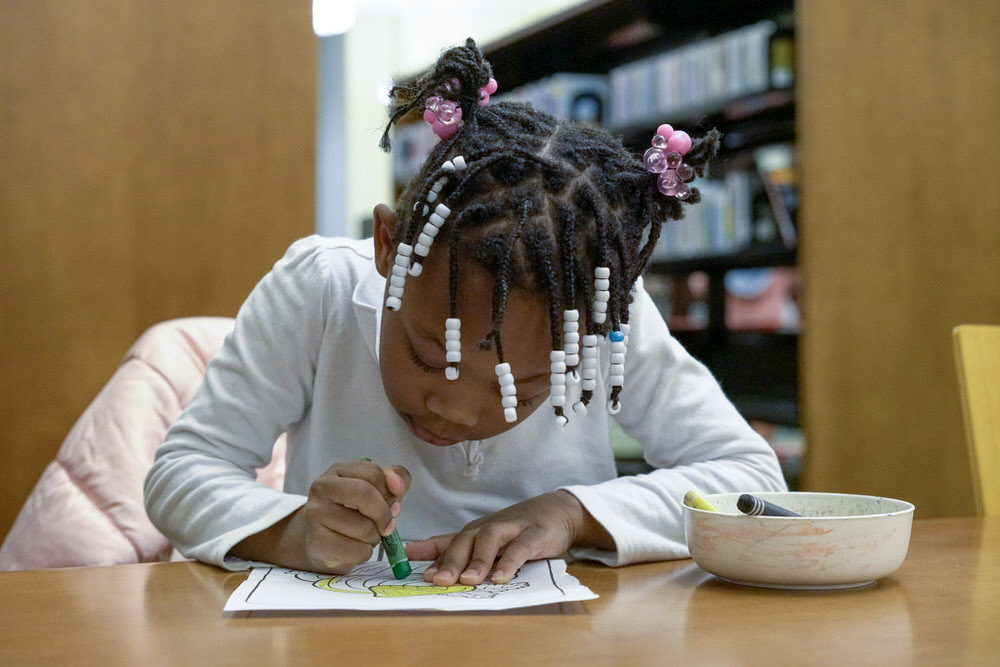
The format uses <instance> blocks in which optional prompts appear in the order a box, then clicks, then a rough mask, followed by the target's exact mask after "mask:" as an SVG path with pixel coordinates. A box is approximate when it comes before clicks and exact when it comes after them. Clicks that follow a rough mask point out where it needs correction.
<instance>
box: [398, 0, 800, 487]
mask: <svg viewBox="0 0 1000 667" xmlns="http://www.w3.org/2000/svg"><path fill="white" fill-rule="evenodd" d="M793 10H794V4H793V2H792V0H744V1H742V2H739V3H731V2H723V1H722V0H712V1H709V0H673V1H672V2H669V3H665V2H661V1H658V0H594V1H592V2H586V3H583V4H581V5H579V6H577V7H574V8H572V9H570V10H568V11H566V12H564V13H563V14H560V15H556V16H553V17H551V18H550V19H548V20H546V21H544V22H541V23H539V24H536V25H534V26H530V27H529V28H527V29H525V30H523V31H520V32H518V33H516V34H513V35H510V36H508V37H505V38H503V39H501V40H499V41H497V42H494V43H491V44H485V45H480V46H481V47H482V49H483V51H484V53H485V55H486V57H487V58H488V59H489V60H490V62H491V63H492V64H493V68H494V75H495V77H496V79H497V80H498V81H499V82H500V83H501V92H500V93H499V94H498V95H497V96H496V99H518V100H526V101H530V102H531V103H532V104H534V105H535V106H538V107H540V108H543V109H546V110H547V111H549V112H550V113H553V114H554V115H557V116H558V115H576V116H577V117H580V118H582V119H584V120H593V121H595V122H600V124H602V125H603V126H604V127H606V128H608V129H609V130H610V131H612V132H613V133H614V134H616V135H618V136H620V137H621V138H622V140H623V142H624V143H625V144H626V145H627V146H629V147H631V148H633V149H634V150H636V151H637V152H640V153H641V152H642V151H643V150H645V148H647V147H648V145H649V143H648V142H649V139H650V137H651V136H652V135H653V133H654V132H655V128H656V127H657V126H658V125H659V124H660V123H663V122H669V123H671V124H672V125H673V126H674V127H675V128H677V129H685V130H688V131H689V132H693V133H699V132H701V131H704V130H705V129H708V128H711V127H717V128H719V129H720V130H721V131H722V132H723V135H724V138H723V145H722V150H721V152H720V156H719V159H717V160H716V161H715V162H714V163H713V164H712V167H711V170H710V173H709V178H708V179H699V181H698V186H699V187H700V188H701V189H702V194H703V203H702V204H701V205H700V206H698V207H694V208H692V209H688V211H689V212H688V217H687V218H686V219H685V220H684V221H681V222H679V223H670V224H669V225H668V226H667V227H665V228H664V233H663V238H662V240H661V245H660V247H658V250H657V253H655V254H654V257H653V260H652V261H651V263H650V265H649V267H648V270H647V287H648V288H649V289H650V293H651V294H653V296H654V299H656V300H657V301H658V303H659V305H660V306H661V310H662V311H664V315H665V317H667V319H668V323H669V324H670V326H671V329H672V331H673V332H674V335H675V336H676V337H677V338H678V340H679V341H680V342H681V343H682V344H683V345H684V346H685V347H686V348H687V349H688V350H689V351H690V352H691V353H692V354H693V355H694V356H695V357H696V358H698V359H700V360H701V361H702V362H703V363H705V364H706V365H707V366H708V367H709V368H710V369H711V370H712V371H713V373H714V374H715V375H716V377H717V378H718V379H719V381H720V383H721V384H722V386H723V389H724V390H725V391H726V393H727V395H728V396H729V398H730V399H731V400H733V402H734V404H735V405H736V406H737V408H738V409H740V411H741V413H742V414H743V415H744V417H746V418H747V419H748V420H751V421H757V420H760V421H763V422H767V423H768V424H771V425H776V426H779V427H784V428H796V427H798V425H799V421H800V420H799V407H798V363H797V358H798V335H797V331H796V330H794V329H793V330H788V329H782V328H780V327H778V326H777V325H774V326H765V327H759V328H752V329H746V328H745V327H741V326H739V325H737V327H736V328H733V327H730V326H727V300H728V299H729V297H727V287H726V283H727V276H730V277H732V275H731V274H733V273H734V272H738V271H741V270H743V271H746V270H751V271H757V274H755V275H757V276H758V277H760V276H761V275H764V274H765V272H767V271H770V270H772V269H774V268H775V267H781V268H784V269H794V268H795V267H796V266H797V234H796V232H795V224H794V206H793V207H792V208H791V210H789V209H788V207H786V206H785V204H786V203H787V201H785V200H783V199H782V197H786V196H787V195H789V194H790V195H791V196H792V198H793V199H794V196H795V191H794V185H793V184H794V181H792V185H789V184H787V183H786V184H785V185H782V184H781V183H775V182H772V179H771V174H772V173H777V171H780V170H777V171H775V172H771V171H767V170H764V169H762V168H760V165H761V164H762V163H763V162H765V161H766V160H772V161H773V156H774V155H775V154H778V155H779V158H780V157H782V156H783V159H784V160H785V162H786V163H787V164H786V165H785V167H784V170H785V172H786V173H793V171H794V170H793V165H794V142H795V113H796V90H795V85H794V83H795V82H794V78H795V77H794V64H793V54H792V51H791V45H792V43H793V23H792V16H793ZM779 61H780V62H779ZM581 99H582V100H584V102H589V101H590V100H592V99H597V100H598V103H597V104H596V106H594V105H591V104H585V105H584V106H582V107H576V106H574V105H573V103H571V102H570V100H574V101H575V100H581ZM623 100H628V102H627V103H624V102H623ZM570 108H572V109H573V110H577V111H578V110H579V109H580V108H582V109H583V111H582V112H581V113H579V114H573V113H572V112H571V111H568V109H570ZM421 125H423V124H422V123H416V124H413V125H411V126H409V128H407V127H404V128H402V133H401V135H402V136H398V137H397V139H396V145H397V146H402V147H403V148H402V150H401V151H400V152H399V155H400V156H401V159H398V160H397V161H396V163H395V164H394V174H395V178H396V180H397V182H400V183H401V182H403V181H404V180H405V179H406V178H408V176H409V175H410V174H411V173H413V171H415V170H416V168H417V167H418V166H419V163H420V161H421V160H422V156H423V155H425V154H426V151H427V150H429V148H430V146H431V145H433V142H434V141H435V138H434V137H433V135H430V136H429V137H428V136H427V135H429V134H430V133H429V132H426V131H425V129H424V128H422V127H420V126H421ZM408 130H409V132H408ZM775 147H777V148H775ZM783 187H784V190H781V188H783ZM691 274H698V275H697V277H698V279H699V280H700V281H701V282H704V283H706V284H707V294H706V295H705V297H704V299H703V300H702V301H700V302H698V306H699V308H700V310H701V311H702V313H701V315H702V316H701V318H700V322H699V324H698V325H697V326H693V327H692V326H688V324H689V321H690V320H691V319H692V318H687V319H686V320H685V319H684V318H672V317H671V315H670V313H671V311H672V308H671V305H670V302H669V298H670V297H669V295H666V294H664V295H661V296H662V297H663V298H662V299H661V298H657V294H656V293H654V288H655V287H656V286H657V285H658V286H659V287H660V288H663V289H666V290H667V291H669V287H670V285H671V284H678V281H683V280H685V278H686V277H688V276H690V275H691ZM654 283H655V285H654ZM729 319H732V318H731V317H730V318H729ZM674 320H676V321H674ZM682 320H684V322H688V324H684V323H683V322H682ZM618 437H619V438H620V437H621V434H619V436H618ZM621 452H624V453H623V454H621V455H620V456H619V458H620V460H621V465H620V469H621V470H622V471H623V472H639V471H641V470H642V469H643V465H642V463H641V462H640V461H636V460H634V449H633V448H630V447H629V445H628V443H624V444H623V445H622V446H621V448H620V453H621ZM785 458H793V459H798V458H801V448H800V449H799V451H798V452H793V453H792V454H790V455H789V456H788V457H785ZM797 465H798V461H797V460H796V461H794V462H791V463H790V464H789V467H788V469H786V475H787V476H788V477H789V479H790V481H793V480H794V478H797V472H795V471H793V470H792V468H795V467H796V466H797Z"/></svg>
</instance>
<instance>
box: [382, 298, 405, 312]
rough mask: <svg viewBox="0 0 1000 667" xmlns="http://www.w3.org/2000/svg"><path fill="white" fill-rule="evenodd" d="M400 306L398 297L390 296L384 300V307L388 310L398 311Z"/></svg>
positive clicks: (401, 303)
mask: <svg viewBox="0 0 1000 667" xmlns="http://www.w3.org/2000/svg"><path fill="white" fill-rule="evenodd" d="M402 305H403V302H402V301H400V300H399V297H395V296H390V297H388V298H386V300H385V307H386V308H388V309H389V310H399V307H400V306H402Z"/></svg>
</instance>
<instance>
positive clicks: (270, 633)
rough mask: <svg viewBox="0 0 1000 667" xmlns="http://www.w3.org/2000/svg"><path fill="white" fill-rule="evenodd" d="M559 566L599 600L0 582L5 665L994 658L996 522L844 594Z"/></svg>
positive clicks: (944, 541)
mask: <svg viewBox="0 0 1000 667" xmlns="http://www.w3.org/2000/svg"><path fill="white" fill-rule="evenodd" d="M570 572H571V573H573V574H574V575H576V576H577V577H578V578H579V579H580V580H581V581H582V582H583V583H584V584H586V585H587V586H589V587H590V588H591V589H592V590H594V592H596V593H598V594H600V596H601V597H600V598H599V599H597V600H592V601H588V602H577V603H568V604H561V605H549V606H547V607H536V608H529V609H523V610H517V611H510V612H499V613H487V612H480V613H452V614H444V613H405V612H395V613H367V612H323V613H313V612H309V613H294V612H293V613H265V612H249V613H239V614H224V613H223V612H222V606H223V604H224V603H225V601H226V599H227V598H228V597H229V594H230V593H231V592H232V591H233V589H235V588H236V586H237V585H238V584H239V583H240V582H241V581H242V580H243V578H244V577H245V576H246V575H245V573H228V572H225V571H223V570H220V569H217V568H214V567H211V566H207V565H203V564H200V563H188V562H185V563H158V564H145V565H119V566H113V567H90V568H77V569H67V570H36V571H29V572H8V573H0V665H16V664H23V663H31V664H61V663H67V662H72V663H73V664H85V663H90V664H101V665H107V664H128V665H149V664H171V665H194V664H213V665H220V664H272V665H291V664H308V663H315V664H324V665H333V664H336V665H355V664H377V665H380V666H396V665H399V666H402V665H411V664H428V665H435V667H437V665H450V664H455V665H468V664H496V665H505V666H515V665H526V664H527V665H534V664H544V665H552V664H564V663H568V664H574V665H594V664H598V665H603V664H607V665H610V664H614V665H647V664H666V663H670V664H675V663H683V662H688V663H690V664H694V665H702V664H737V663H738V664H748V663H749V664H769V665H770V664H775V663H777V664H785V663H802V662H806V663H809V664H816V663H820V664H845V663H849V664H852V665H855V664H891V665H897V664H909V663H914V662H920V663H930V664H1000V519H988V520H981V519H935V520H925V521H916V522H915V523H914V526H913V537H912V541H911V544H910V551H909V554H908V556H907V559H906V561H905V562H904V563H903V567H902V568H901V569H900V570H899V571H898V572H896V573H895V574H894V575H892V576H891V577H888V578H886V579H883V580H881V581H879V582H878V583H877V584H876V585H874V586H871V587H868V588H864V589H857V590H852V591H839V592H789V591H773V590H763V589H753V588H743V587H739V586H734V585H730V584H726V583H723V582H721V581H719V580H718V579H716V578H715V577H713V576H711V575H709V574H707V573H705V572H704V571H702V570H701V569H700V568H698V566H696V565H695V564H694V563H692V562H691V561H690V560H684V561H675V562H668V563H652V564H644V565H635V566H630V567H624V568H618V569H611V568H605V567H602V566H599V565H594V564H588V563H576V564H573V565H571V566H570Z"/></svg>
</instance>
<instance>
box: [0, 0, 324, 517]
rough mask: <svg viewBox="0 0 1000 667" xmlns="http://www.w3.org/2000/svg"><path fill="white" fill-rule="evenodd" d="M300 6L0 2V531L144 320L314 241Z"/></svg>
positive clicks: (210, 304) (167, 313) (190, 309)
mask: <svg viewBox="0 0 1000 667" xmlns="http://www.w3.org/2000/svg"><path fill="white" fill-rule="evenodd" d="M315 51H316V40H315V38H314V36H313V34H312V30H311V17H310V3H308V2H306V1H305V0H298V1H296V2H287V1H284V0H254V1H252V2H244V1H239V0H226V1H214V2H210V3H204V2H195V1H194V0H185V1H183V2H169V1H167V0H144V1H141V2H130V3H120V2H114V1H112V0H90V1H88V2H86V3H68V2H61V1H59V0H0V252H2V257H0V487H2V488H3V489H4V492H3V494H0V496H2V500H0V536H2V535H4V534H6V532H7V530H8V528H9V526H10V524H11V523H12V522H13V520H14V517H15V516H16V514H17V511H18V510H19V508H20V506H21V504H22V503H23V501H24V498H25V497H26V496H27V495H28V493H29V492H30V490H31V488H32V486H33V485H34V483H35V481H36V479H37V478H38V476H39V474H40V473H41V471H42V469H43V468H44V466H45V465H46V464H47V463H48V462H49V461H50V460H51V459H52V458H53V456H54V455H55V452H56V450H57V449H58V447H59V444H60V442H61V441H62V439H63V438H64V437H65V435H66V433H67V432H68V430H69V428H70V426H71V425H72V423H73V422H74V421H75V419H76V418H77V417H78V416H79V414H80V412H81V411H82V410H83V409H84V408H85V407H86V405H87V403H88V402H89V401H90V400H91V399H92V398H93V396H94V395H95V394H96V393H97V391H98V390H99V389H100V387H101V386H102V385H103V384H104V382H105V381H106V380H107V379H108V378H109V377H110V376H111V374H112V373H113V372H114V369H115V367H116V366H117V364H118V362H119V360H120V359H121V356H122V354H123V353H124V352H125V350H126V349H127V347H128V346H129V345H130V344H131V342H132V341H133V340H135V338H136V337H137V336H138V335H139V334H140V333H141V332H142V331H143V330H145V329H146V328H147V327H149V326H150V325H152V324H154V323H156V322H158V321H161V320H165V319H169V318H173V317H182V316H188V315H208V314H211V315H234V314H235V313H236V310H237V308H238V307H239V304H240V303H241V302H242V300H243V298H244V297H245V296H246V294H247V292H248V291H249V290H250V289H251V288H252V287H253V285H254V283H255V282H256V280H258V279H259V278H260V276H262V275H263V273H264V272H266V271H267V269H268V268H269V267H270V265H271V264H272V263H273V262H274V261H276V260H277V259H278V258H279V257H280V256H281V254H282V253H283V252H284V250H285V249H286V247H287V246H288V244H289V243H290V242H291V241H292V240H294V239H295V238H298V237H300V236H304V235H306V234H309V233H311V232H312V230H313V228H314V211H313V209H314V185H313V182H314V181H313V173H314V155H315V149H314V141H315V95H316V93H315V91H316V56H315Z"/></svg>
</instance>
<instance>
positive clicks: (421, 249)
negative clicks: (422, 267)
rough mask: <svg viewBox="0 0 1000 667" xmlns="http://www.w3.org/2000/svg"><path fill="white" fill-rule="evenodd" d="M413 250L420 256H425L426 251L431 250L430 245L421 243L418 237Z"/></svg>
mask: <svg viewBox="0 0 1000 667" xmlns="http://www.w3.org/2000/svg"><path fill="white" fill-rule="evenodd" d="M413 251H414V252H415V253H417V254H418V255H420V256H421V257H426V256H427V253H429V252H430V251H431V247H430V246H429V245H427V244H426V243H421V242H420V241H419V239H418V240H417V245H416V246H415V247H414V248H413Z"/></svg>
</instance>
